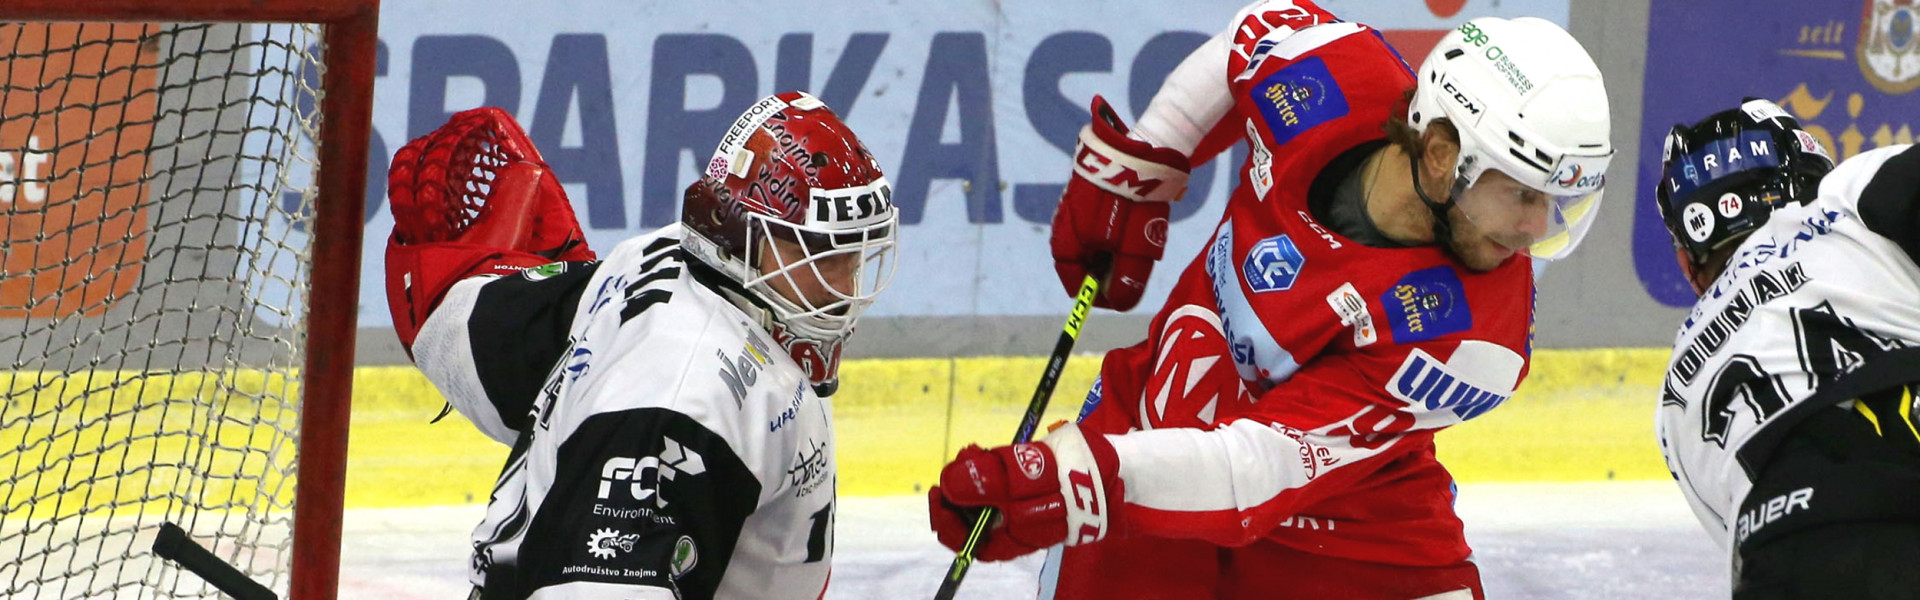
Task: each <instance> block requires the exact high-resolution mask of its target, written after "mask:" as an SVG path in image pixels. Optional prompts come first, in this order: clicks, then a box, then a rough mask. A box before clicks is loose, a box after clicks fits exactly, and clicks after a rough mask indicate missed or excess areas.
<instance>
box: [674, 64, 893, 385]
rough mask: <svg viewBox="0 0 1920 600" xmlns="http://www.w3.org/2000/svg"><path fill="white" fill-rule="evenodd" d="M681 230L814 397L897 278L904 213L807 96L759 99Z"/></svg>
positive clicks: (860, 151) (849, 140)
mask: <svg viewBox="0 0 1920 600" xmlns="http://www.w3.org/2000/svg"><path fill="white" fill-rule="evenodd" d="M681 221H682V222H683V223H684V224H685V226H686V229H687V236H686V242H685V246H686V248H687V250H688V253H689V254H692V255H693V256H694V257H695V258H697V259H698V260H700V261H702V262H704V263H706V264H707V265H708V266H711V267H713V268H714V269H716V270H718V271H719V272H720V273H721V274H723V275H725V276H726V277H727V278H728V279H730V280H732V281H733V282H734V283H738V284H739V285H740V287H741V288H742V289H743V290H744V291H745V292H746V293H747V294H748V295H750V296H751V298H749V299H748V300H749V301H751V302H752V303H753V304H754V305H755V306H756V307H758V308H760V309H761V311H762V312H763V314H764V316H765V319H766V321H767V323H765V324H766V325H767V326H768V329H769V330H770V332H771V333H772V334H773V335H774V338H775V339H776V340H778V341H779V342H780V344H781V345H782V346H785V347H786V348H787V351H788V353H789V354H790V355H791V356H792V357H793V359H794V361H795V362H797V363H799V364H800V366H801V367H802V368H804V369H806V371H807V375H808V377H809V378H810V379H811V380H812V381H813V383H814V384H815V386H816V388H821V387H822V386H825V389H826V390H831V389H832V387H833V383H834V379H835V375H836V373H837V371H838V370H839V362H840V346H841V343H842V342H843V341H844V340H845V339H846V338H847V336H849V335H851V334H852V333H853V328H854V324H855V323H856V322H857V321H858V320H859V318H860V315H861V314H862V313H864V312H866V309H867V307H868V306H870V305H871V304H872V303H873V299H874V297H875V296H877V295H878V294H879V293H880V291H881V290H883V289H886V287H887V285H888V284H889V283H890V282H891V281H892V279H893V271H894V266H895V262H894V246H895V241H896V238H895V236H896V234H897V232H898V230H899V227H898V225H899V216H898V214H897V212H896V211H895V209H894V206H893V188H892V187H891V186H890V185H889V184H888V183H887V179H886V176H885V175H884V174H883V173H882V172H881V170H880V165H879V162H878V161H877V160H875V159H874V157H873V153H872V152H869V151H868V150H867V148H866V146H865V145H863V144H861V143H860V140H859V138H857V137H855V136H854V134H853V131H852V130H851V129H849V128H848V127H847V125H846V123H844V122H842V121H841V120H840V117H839V116H838V115H835V114H834V113H833V111H832V109H829V108H827V106H826V104H825V103H822V102H821V101H820V100H819V99H817V98H814V97H813V96H811V95H809V94H807V93H806V92H786V93H782V94H778V95H774V96H768V97H766V98H762V99H760V101H758V102H755V103H754V104H753V106H751V107H749V108H748V109H747V110H746V112H745V113H743V114H741V115H740V117H739V119H737V120H735V121H734V122H733V125H732V126H730V127H728V128H727V131H726V133H725V134H724V135H723V136H722V137H721V139H720V145H719V147H718V148H716V149H715V150H714V153H713V158H712V159H711V160H709V161H708V162H707V165H706V170H705V171H704V173H702V175H701V178H700V180H699V181H696V182H694V184H693V185H691V186H688V188H687V191H686V197H685V204H684V205H683V208H682V210H681Z"/></svg>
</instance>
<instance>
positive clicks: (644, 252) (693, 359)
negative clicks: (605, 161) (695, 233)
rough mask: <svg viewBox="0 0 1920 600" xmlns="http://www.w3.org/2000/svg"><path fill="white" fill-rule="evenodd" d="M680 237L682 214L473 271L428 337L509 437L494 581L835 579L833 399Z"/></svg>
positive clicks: (489, 564) (477, 542)
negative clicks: (594, 259)
mask: <svg viewBox="0 0 1920 600" xmlns="http://www.w3.org/2000/svg"><path fill="white" fill-rule="evenodd" d="M679 236H680V228H679V227H678V226H677V225H676V226H669V227H666V228H663V229H661V230H660V231H658V232H656V233H654V234H651V235H647V236H643V237H640V238H636V239H633V240H629V241H628V242H626V243H623V244H621V245H620V246H618V247H616V248H615V249H614V250H613V251H612V252H611V253H609V254H608V255H607V257H606V259H605V260H604V261H603V262H600V263H593V264H580V265H569V266H568V268H567V269H566V270H565V271H564V272H559V271H557V269H556V270H554V272H544V273H534V272H533V271H529V273H530V274H529V275H521V276H510V277H501V278H495V279H491V280H476V281H470V282H463V283H461V284H460V285H458V286H456V287H455V290H454V291H453V292H451V293H450V294H449V299H448V300H447V301H446V302H444V303H443V304H442V306H441V307H440V308H439V309H436V311H435V313H434V315H433V317H432V318H431V319H430V320H429V323H428V325H429V327H444V328H445V329H447V330H448V331H449V333H447V334H446V335H445V336H444V337H443V338H435V339H437V340H441V341H436V342H434V343H431V344H426V345H422V344H418V343H416V347H415V351H416V355H417V357H418V358H419V359H420V363H421V364H422V366H423V367H422V368H423V370H425V371H427V372H428V376H429V377H430V378H431V379H433V380H434V381H435V384H436V385H438V386H440V387H441V389H442V390H443V391H448V396H449V399H450V401H451V402H453V403H454V404H455V406H456V407H459V408H460V409H461V411H462V413H463V414H466V415H468V416H469V418H471V419H473V420H474V421H475V422H476V424H478V425H480V426H481V428H482V429H483V430H486V429H489V428H495V429H498V430H500V431H490V432H489V435H493V434H495V433H503V432H506V433H511V437H512V439H513V441H514V449H513V452H512V453H511V455H510V456H509V457H508V461H507V466H506V468H505V469H504V471H503V472H502V473H501V475H500V479H499V482H498V484H497V485H496V487H495V489H494V492H493V495H492V498H491V499H490V502H489V505H488V508H487V516H486V519H485V520H484V521H483V522H482V523H481V524H480V525H479V527H477V528H476V529H475V530H474V535H473V544H474V556H473V562H472V565H471V567H472V573H471V578H472V579H473V581H474V583H475V584H476V585H478V586H480V587H481V588H482V590H483V591H482V594H483V596H482V597H484V598H515V599H519V598H629V597H632V598H677V599H683V600H684V599H707V598H795V599H802V598H804V599H807V600H814V599H817V598H818V597H819V596H820V594H821V593H822V591H823V590H824V589H825V586H826V580H827V572H828V565H829V562H830V558H831V553H832V531H833V529H832V523H833V508H834V480H835V471H834V456H833V430H832V422H831V420H832V415H831V408H830V406H829V405H828V403H827V401H826V400H825V399H822V398H820V397H818V396H817V395H815V393H814V391H813V388H812V386H810V385H808V383H807V378H806V376H805V374H804V373H803V372H802V371H801V369H800V367H799V366H798V365H796V364H794V363H793V361H792V359H791V358H789V357H788V356H787V354H786V353H785V352H784V351H781V350H780V347H779V346H778V345H777V344H775V343H774V342H773V340H772V339H771V338H770V337H769V336H768V335H767V334H766V332H765V331H764V330H763V329H762V328H761V327H760V326H759V325H758V324H757V323H755V322H754V321H752V320H751V319H749V317H748V315H747V314H746V313H744V312H742V311H741V310H739V309H738V308H736V307H735V306H734V305H733V304H732V303H730V302H729V301H728V300H727V299H725V298H724V297H723V296H722V295H721V293H720V292H719V291H718V290H719V289H720V288H723V287H724V286H727V285H731V283H730V282H729V281H727V280H725V279H724V278H721V277H719V276H718V274H716V273H713V272H712V271H710V270H706V269H705V268H704V267H702V266H701V265H699V264H698V263H697V262H691V261H689V260H687V259H685V258H684V255H683V253H682V252H681V250H680V245H679ZM548 304H552V305H553V306H555V307H556V309H555V310H552V311H538V310H536V311H517V310H516V308H523V307H540V306H546V305H548ZM563 305H564V306H565V307H567V308H568V310H564V311H562V310H558V308H557V307H559V306H563ZM560 313H565V314H566V317H565V318H564V319H561V318H558V317H553V318H552V319H551V322H550V323H548V325H547V326H529V325H527V324H526V323H525V321H526V320H528V319H533V320H539V319H541V318H543V317H539V316H537V315H540V314H550V315H557V314H560ZM443 320H444V321H446V323H441V321H443ZM558 323H564V324H565V325H564V327H555V326H553V325H555V324H558ZM423 331H425V329H423ZM534 334H539V335H545V336H550V337H545V338H537V339H536V337H535V336H534ZM422 339H427V338H426V336H425V335H423V337H422ZM428 365H432V366H431V367H429V366H428ZM489 381H492V383H489ZM476 417H478V418H476ZM516 417H517V418H516ZM496 439H497V438H496Z"/></svg>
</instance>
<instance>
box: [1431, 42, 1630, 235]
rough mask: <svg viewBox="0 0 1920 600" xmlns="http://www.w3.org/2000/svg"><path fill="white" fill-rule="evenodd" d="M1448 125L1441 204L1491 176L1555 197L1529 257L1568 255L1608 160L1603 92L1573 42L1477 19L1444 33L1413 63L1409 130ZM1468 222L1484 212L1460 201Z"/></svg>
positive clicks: (1596, 199) (1595, 204)
mask: <svg viewBox="0 0 1920 600" xmlns="http://www.w3.org/2000/svg"><path fill="white" fill-rule="evenodd" d="M1443 117H1444V118H1446V119H1447V120H1448V121H1449V122H1451V123H1452V124H1453V127H1454V129H1456V130H1458V131H1459V133H1460V157H1459V163H1458V170H1457V175H1458V179H1456V180H1455V182H1454V188H1453V190H1452V194H1451V196H1450V198H1449V199H1448V200H1447V201H1446V202H1458V201H1460V200H1461V199H1462V195H1461V194H1460V193H1459V192H1461V191H1462V190H1465V189H1467V187H1468V186H1471V185H1473V183H1474V181H1476V180H1478V179H1479V178H1480V176H1481V175H1482V174H1483V173H1485V172H1486V170H1487V169H1496V170H1499V171H1500V172H1501V173H1503V174H1505V175H1507V176H1509V177H1511V178H1513V179H1514V180H1516V181H1518V182H1520V183H1521V184H1524V185H1526V186H1527V187H1529V188H1532V189H1535V190H1539V191H1541V192H1544V193H1546V195H1547V196H1548V197H1549V198H1551V199H1552V202H1551V206H1550V207H1549V212H1548V215H1547V227H1546V233H1545V234H1544V235H1541V236H1539V237H1538V238H1536V239H1534V240H1532V242H1531V245H1530V247H1529V254H1531V255H1532V256H1534V257H1535V258H1545V259H1555V258H1561V257H1565V256H1566V255H1567V254H1569V253H1571V252H1572V251H1573V248H1574V246H1576V245H1578V244H1579V243H1580V239H1581V238H1582V237H1585V236H1586V233H1587V229H1588V228H1590V227H1591V226H1592V225H1593V219H1594V216H1595V215H1596V214H1598V213H1599V208H1600V196H1601V188H1602V187H1603V186H1604V185H1605V184H1606V173H1607V163H1608V162H1609V161H1611V160H1612V159H1613V144H1612V142H1611V141H1609V139H1608V133H1609V131H1608V128H1609V118H1608V113H1607V92H1606V88H1605V86H1604V85H1603V84H1602V82H1601V79H1600V68H1599V67H1598V66H1596V65H1594V63H1593V58H1592V57H1590V56H1588V55H1587V51H1586V49H1585V48H1582V47H1581V46H1580V42H1578V41H1575V40H1574V39H1573V36H1572V35H1570V34H1568V33H1567V31H1566V30H1564V29H1561V28H1560V26H1558V25H1555V24H1553V23H1552V22H1551V21H1547V20H1545V19H1538V18H1533V17H1522V18H1518V19H1501V18H1495V17H1483V18H1479V19H1473V20H1471V21H1468V22H1466V23H1464V24H1462V25H1461V26H1460V27H1459V28H1457V29H1454V30H1453V31H1449V32H1447V34H1446V36H1444V37H1442V38H1440V42H1439V44H1437V45H1435V46H1434V48H1433V52H1432V53H1429V54H1428V55H1427V60H1426V62H1425V63H1422V64H1421V65H1420V73H1419V83H1418V84H1417V86H1416V87H1415V90H1414V94H1413V102H1412V103H1411V105H1410V106H1409V107H1408V114H1407V123H1408V124H1411V125H1412V126H1413V128H1414V130H1415V131H1418V132H1421V133H1425V132H1426V130H1427V127H1428V126H1429V125H1430V124H1432V123H1433V122H1434V121H1435V120H1437V119H1440V118H1443ZM1460 208H1461V212H1462V213H1464V214H1466V215H1467V218H1469V219H1475V220H1478V219H1476V217H1475V215H1476V214H1484V213H1483V211H1486V210H1489V207H1485V206H1477V205H1475V202H1466V203H1461V204H1460Z"/></svg>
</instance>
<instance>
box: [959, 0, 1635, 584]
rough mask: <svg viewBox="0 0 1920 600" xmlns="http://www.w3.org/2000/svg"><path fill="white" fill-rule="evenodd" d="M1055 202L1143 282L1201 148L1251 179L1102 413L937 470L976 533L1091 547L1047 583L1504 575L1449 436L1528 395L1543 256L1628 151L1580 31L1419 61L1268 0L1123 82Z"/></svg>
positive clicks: (1074, 550) (1465, 44) (1059, 235)
mask: <svg viewBox="0 0 1920 600" xmlns="http://www.w3.org/2000/svg"><path fill="white" fill-rule="evenodd" d="M1093 108H1094V110H1093V116H1094V119H1093V123H1092V124H1091V125H1090V126H1088V127H1087V128H1086V129H1085V130H1083V131H1082V133H1081V136H1080V148H1079V149H1078V151H1077V152H1076V155H1075V157H1074V178H1073V180H1072V181H1071V182H1070V183H1069V184H1068V188H1067V191H1066V193H1065V195H1064V197H1063V198H1062V200H1061V204H1060V207H1059V212H1058V214H1057V215H1056V217H1055V220H1054V229H1053V254H1054V258H1055V261H1056V264H1057V265H1058V267H1059V268H1058V270H1059V271H1060V274H1061V276H1062V279H1063V280H1064V281H1067V282H1070V285H1071V283H1072V282H1077V281H1078V278H1079V277H1080V276H1081V275H1082V274H1083V273H1085V272H1086V269H1088V268H1093V267H1092V266H1091V265H1101V264H1106V265H1110V266H1109V267H1108V268H1109V269H1110V271H1109V272H1108V278H1107V282H1108V286H1109V287H1108V288H1107V289H1108V290H1111V291H1110V292H1109V293H1108V294H1107V295H1105V296H1103V297H1102V298H1101V301H1102V305H1105V306H1109V307H1113V308H1119V309H1126V308H1129V307H1131V306H1132V305H1133V304H1134V303H1135V302H1137V301H1138V299H1139V295H1140V291H1141V289H1142V288H1143V287H1144V285H1145V282H1146V280H1147V277H1148V273H1149V271H1150V270H1151V268H1152V266H1153V261H1155V260H1157V259H1158V258H1159V255H1160V253H1161V251H1162V245H1163V244H1164V231H1165V218H1166V215H1167V205H1166V202H1168V201H1172V200H1175V199H1177V198H1178V196H1179V191H1180V188H1181V187H1183V185H1184V178H1185V174H1186V172H1187V171H1188V169H1189V167H1190V165H1194V164H1200V163H1204V162H1205V161H1207V160H1209V159H1211V158H1213V156H1214V155H1216V154H1217V153H1219V152H1220V151H1221V150H1222V149H1223V148H1225V147H1226V146H1228V145H1230V144H1231V142H1232V141H1234V140H1235V139H1236V138H1242V137H1243V138H1244V139H1246V140H1247V142H1248V144H1249V146H1250V150H1251V153H1250V157H1249V160H1248V161H1247V163H1246V164H1245V165H1241V166H1240V167H1241V169H1242V170H1243V179H1242V181H1241V184H1240V185H1239V186H1238V187H1237V188H1236V189H1235V190H1234V193H1233V195H1232V197H1231V199H1230V200H1229V203H1228V205H1227V208H1226V214H1225V216H1224V217H1223V218H1222V220H1221V222H1220V224H1219V225H1218V227H1217V228H1216V229H1215V232H1214V234H1213V235H1212V237H1211V238H1210V240H1209V241H1208V243H1207V245H1206V247H1205V248H1204V249H1203V250H1202V251H1201V252H1200V254H1199V256H1197V257H1195V258H1194V259H1193V261H1192V262H1191V263H1190V264H1189V265H1188V266H1187V268H1186V269H1185V271H1184V272H1183V273H1181V274H1180V276H1179V280H1178V281H1177V283H1176V284H1175V286H1174V288H1173V291H1172V293H1171V294H1170V295H1169V297H1168V299H1167V303H1166V304H1165V306H1163V307H1161V308H1160V310H1159V312H1158V314H1157V315H1156V316H1155V318H1154V319H1153V321H1152V325H1151V329H1150V330H1149V332H1148V337H1147V339H1146V340H1145V341H1144V342H1142V343H1140V344H1138V345H1135V346H1132V347H1129V348H1123V349H1119V350H1115V351H1113V352H1110V353H1108V354H1107V356H1106V360H1105V362H1104V363H1103V365H1102V368H1101V377H1100V379H1099V380H1097V381H1096V382H1095V383H1094V386H1093V391H1092V392H1091V393H1090V395H1089V398H1088V403H1089V407H1088V409H1087V410H1086V411H1083V413H1082V414H1083V415H1084V416H1083V418H1082V420H1081V422H1080V423H1078V424H1077V425H1069V426H1066V427H1062V428H1061V429H1059V430H1057V431H1055V432H1054V433H1053V434H1051V435H1050V436H1048V437H1047V438H1046V439H1045V440H1043V441H1040V442H1036V443H1032V444H1022V445H1018V446H1010V447H1001V448H995V449H992V450H982V449H979V448H968V449H965V450H962V451H961V452H960V454H959V456H958V457H957V458H956V459H955V460H954V461H953V462H952V463H950V464H949V465H947V467H946V468H945V469H944V470H943V471H942V473H941V480H940V485H939V486H938V487H937V488H936V489H934V490H933V491H932V492H931V493H930V497H929V501H930V510H931V513H932V514H931V519H932V522H933V527H934V529H935V531H936V532H937V533H938V534H939V537H940V539H941V541H942V542H943V543H945V544H946V545H948V546H949V547H955V548H957V547H958V546H959V544H960V543H961V542H962V541H963V540H964V539H965V537H966V525H967V519H966V515H967V514H968V511H969V510H970V509H971V508H973V507H979V506H992V507H995V508H997V509H1000V510H1001V511H1002V512H1001V514H1002V515H1004V516H1003V517H1002V518H1000V520H999V521H997V522H996V523H995V524H994V526H993V528H992V529H991V530H990V532H989V534H988V537H987V538H986V541H985V542H984V543H983V544H982V546H981V547H980V548H978V550H977V553H976V554H977V556H978V557H979V558H980V559H982V560H1005V559H1008V558H1012V557H1015V556H1020V555H1023V554H1026V553H1030V552H1033V551H1036V550H1038V549H1042V548H1047V547H1050V546H1054V545H1056V544H1062V543H1064V544H1065V547H1064V548H1060V549H1057V550H1055V553H1056V554H1055V555H1054V556H1052V557H1050V559H1049V562H1048V566H1047V567H1046V569H1045V570H1044V571H1043V574H1042V581H1041V586H1042V594H1041V597H1043V598H1075V599H1079V598H1351V599H1373V598H1379V599H1394V600H1405V599H1411V598H1426V597H1438V598H1468V597H1476V598H1477V597H1481V596H1482V595H1483V594H1482V591H1481V586H1480V578H1479V573H1478V571H1477V570H1476V569H1475V567H1474V565H1473V563H1472V561H1471V558H1470V556H1471V552H1470V550H1469V549H1468V547H1467V544H1466V540H1465V538H1464V536H1463V534H1462V526H1461V522H1460V520H1459V518H1457V517H1456V516H1455V515H1454V513H1453V510H1452V503H1453V490H1452V487H1453V483H1452V478H1451V477H1450V475H1449V474H1448V473H1447V471H1446V470H1445V469H1444V468H1443V467H1442V466H1441V465H1440V463H1439V462H1438V461H1437V460H1436V459H1435V456H1434V442H1433V436H1434V433H1435V432H1437V431H1439V430H1440V429H1443V428H1445V427H1447V426H1450V425H1453V424H1456V423H1460V422H1463V421H1466V420H1468V419H1472V418H1474V417H1477V416H1479V415H1482V414H1485V413H1486V412H1487V411H1489V410H1492V409H1493V408H1495V407H1497V406H1499V405H1500V403H1501V402H1503V401H1505V400H1506V399H1507V398H1508V397H1509V396H1510V395H1512V393H1513V391H1514V389H1515V387H1516V386H1517V385H1518V384H1519V382H1520V380H1521V379H1522V378H1523V377H1524V375H1525V374H1526V370H1527V359H1528V356H1529V353H1530V351H1531V347H1530V342H1529V340H1530V330H1531V324H1532V303H1533V282H1532V273H1531V269H1530V260H1529V255H1531V256H1534V257H1543V258H1553V257H1558V256H1562V255H1564V254H1566V253H1567V252H1568V251H1571V250H1572V249H1573V247H1574V245H1575V244H1577V243H1578V242H1579V240H1580V238H1581V237H1582V235H1583V234H1584V233H1585V230H1586V228H1587V227H1588V225H1590V223H1591V218H1592V216H1593V215H1594V213H1595V212H1596V209H1597V206H1598V204H1599V201H1600V191H1601V187H1602V185H1603V183H1604V181H1605V173H1606V169H1607V165H1608V162H1609V160H1610V159H1611V157H1612V154H1613V150H1612V145H1611V143H1610V141H1609V139H1608V112H1607V103H1606V92H1605V89H1604V88H1603V85H1602V82H1601V78H1600V73H1599V70H1598V69H1597V67H1595V65H1594V63H1593V61H1592V59H1591V58H1589V57H1588V56H1587V53H1586V52H1585V50H1584V49H1582V48H1581V46H1580V45H1579V43H1578V42H1576V41H1574V39H1573V38H1572V37H1571V36H1570V35H1568V34H1567V33H1566V32H1565V31H1564V30H1562V29H1560V28H1559V27H1558V26H1555V25H1553V24H1552V23H1549V22H1547V21H1543V20H1539V19H1530V18H1523V19H1513V20H1507V19H1497V18H1482V19H1475V20H1472V21H1469V22H1468V23H1466V24H1464V25H1462V26H1461V27H1460V28H1459V29H1457V30H1454V31H1451V32H1449V33H1448V34H1447V35H1446V36H1445V37H1443V38H1442V39H1441V41H1440V42H1439V44H1438V45H1437V46H1436V47H1435V48H1434V50H1433V53H1432V54H1430V55H1429V56H1428V58H1427V60H1426V61H1425V63H1424V64H1423V65H1422V66H1421V68H1420V71H1419V73H1418V75H1417V76H1416V74H1415V73H1414V72H1412V71H1411V70H1409V69H1408V67H1407V66H1406V64H1405V63H1404V62H1402V61H1401V60H1400V58H1399V57H1398V56H1397V55H1396V54H1395V53H1394V52H1393V50H1392V49H1391V48H1389V47H1388V46H1387V44H1386V42H1385V41H1384V40H1383V39H1382V38H1381V37H1380V36H1379V35H1378V33H1377V32H1375V31H1374V30H1372V29H1370V28H1368V27H1366V26H1364V25H1360V24H1355V23H1347V22H1341V21H1339V20H1337V19H1335V18H1334V17H1333V15H1331V14H1328V13H1327V12H1325V11H1324V10H1321V9H1320V8H1319V7H1317V6H1314V5H1313V4H1311V3H1308V2H1305V1H1303V0H1294V1H1288V0H1274V1H1268V2H1262V3H1258V4H1255V5H1253V6H1250V7H1248V8H1246V9H1244V10H1243V11H1242V12H1241V13H1240V14H1239V15H1237V16H1236V18H1235V19H1234V21H1233V22H1232V23H1231V25H1230V26H1229V28H1228V29H1227V30H1226V31H1225V32H1223V33H1221V34H1220V35H1218V36H1216V37H1214V38H1213V39H1212V40H1210V41H1208V42H1207V43H1206V44H1204V45H1202V46H1201V48H1200V49H1198V50H1196V51H1195V52H1194V54H1193V55H1191V56H1189V57H1188V58H1187V59H1186V60H1185V61H1184V62H1183V63H1182V64H1181V65H1180V67H1179V68H1177V69H1176V70H1175V71H1174V73H1173V74H1172V75H1171V76H1170V77H1169V80H1168V82H1167V84H1166V85H1165V86H1164V87H1162V88H1161V91H1160V92H1159V94H1158V95H1156V96H1155V98H1154V100H1153V103H1152V105H1151V106H1150V107H1149V108H1148V109H1147V111H1146V113H1144V114H1143V115H1142V117H1141V119H1140V124H1139V127H1138V128H1137V129H1136V130H1134V131H1128V130H1127V128H1126V127H1125V126H1124V125H1123V124H1121V123H1120V121H1119V119H1118V118H1117V117H1115V116H1114V113H1113V112H1112V111H1111V110H1110V109H1108V108H1107V107H1106V106H1105V104H1104V103H1103V102H1101V101H1100V100H1099V99H1097V98H1096V99H1095V101H1094V107H1093Z"/></svg>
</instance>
